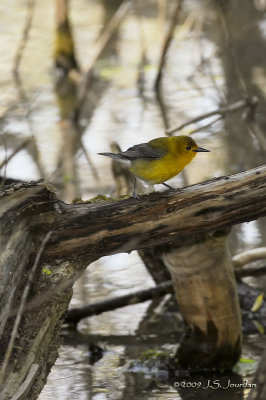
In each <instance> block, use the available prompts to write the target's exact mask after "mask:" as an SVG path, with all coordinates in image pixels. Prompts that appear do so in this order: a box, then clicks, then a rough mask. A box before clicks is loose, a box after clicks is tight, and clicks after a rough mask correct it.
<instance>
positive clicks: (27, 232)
mask: <svg viewBox="0 0 266 400" xmlns="http://www.w3.org/2000/svg"><path fill="white" fill-rule="evenodd" d="M263 215H266V166H262V167H259V168H256V169H254V170H250V171H246V172H243V173H240V174H236V175H232V176H229V177H222V178H218V179H214V180H212V181H209V182H204V183H202V184H199V185H194V186H190V187H187V188H184V189H183V190H181V191H177V192H174V193H173V192H172V191H166V192H164V193H153V194H150V195H147V196H143V197H142V198H141V200H140V201H139V200H136V199H134V198H130V199H126V200H121V201H110V202H102V203H93V202H91V203H81V204H69V205H68V204H65V203H63V202H61V201H60V200H58V199H57V198H56V195H55V193H54V192H53V191H52V188H51V187H49V185H45V184H44V183H42V182H33V183H22V184H14V185H10V186H8V187H5V188H2V190H1V192H0V227H1V228H0V229H1V231H0V275H1V281H0V299H1V300H0V301H1V302H0V307H1V325H0V347H1V349H2V351H1V355H0V357H1V362H2V361H3V359H4V357H5V350H6V346H7V344H8V342H9V339H10V334H11V331H12V329H13V320H14V317H15V315H16V312H17V309H18V306H19V304H20V299H21V295H22V292H23V288H24V287H25V286H26V284H28V276H29V273H30V271H31V268H32V265H33V263H34V259H35V257H36V254H37V253H38V251H39V249H40V247H41V245H42V242H43V239H44V237H45V235H46V234H47V232H49V231H52V234H51V237H50V240H49V242H48V243H47V244H46V247H45V250H44V252H43V255H42V257H41V259H40V262H39V266H38V268H37V271H36V274H35V278H34V281H33V282H31V292H30V295H29V297H28V304H27V306H26V308H25V310H24V314H23V316H22V321H21V323H20V326H19V330H18V335H17V337H16V342H15V346H14V348H13V352H12V355H11V358H10V360H9V363H8V367H7V370H6V372H5V374H4V378H3V376H2V378H3V380H2V382H3V383H2V387H1V393H0V397H1V396H2V397H1V398H12V396H15V395H16V396H17V394H18V393H20V397H19V398H20V399H27V400H31V399H36V398H37V395H38V393H39V392H40V390H41V389H42V386H43V384H44V382H45V380H46V377H47V375H48V373H49V370H50V368H51V366H52V364H53V363H54V361H55V359H56V357H57V349H58V347H59V344H60V340H59V329H60V326H61V318H62V317H63V314H64V313H65V312H66V310H67V307H68V304H69V301H70V298H71V288H72V285H73V283H74V281H75V280H76V279H77V277H78V276H79V274H80V273H81V272H82V271H83V270H84V269H85V268H86V266H87V265H88V264H89V263H90V262H92V261H94V260H96V259H98V258H99V257H101V256H104V255H108V254H115V253H119V252H128V251H131V250H134V249H139V248H144V247H147V246H151V245H154V244H159V243H169V242H173V241H174V240H177V239H178V240H183V239H184V238H188V237H190V238H191V237H192V236H193V235H194V234H202V233H203V232H208V231H213V230H214V229H217V228H221V227H225V226H231V225H233V224H237V223H240V222H243V221H250V220H253V219H256V218H258V217H260V216H263ZM2 375H3V374H2Z"/></svg>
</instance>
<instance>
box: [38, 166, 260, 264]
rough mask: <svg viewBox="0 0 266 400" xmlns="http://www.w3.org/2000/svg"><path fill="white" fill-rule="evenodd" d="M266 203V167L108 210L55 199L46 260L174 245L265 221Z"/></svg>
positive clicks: (91, 257)
mask: <svg viewBox="0 0 266 400" xmlns="http://www.w3.org/2000/svg"><path fill="white" fill-rule="evenodd" d="M38 189H39V190H40V189H41V187H39V188H38V186H36V187H35V188H34V191H35V192H36V191H38ZM265 200H266V166H261V167H258V168H255V169H253V170H249V171H246V172H242V173H239V174H235V175H231V176H227V177H221V178H216V179H213V180H211V181H208V182H204V183H201V184H198V185H193V186H190V187H187V188H184V189H182V190H181V191H178V192H176V193H173V192H172V191H166V192H164V193H152V194H150V195H147V196H143V197H142V198H141V201H138V200H136V199H133V198H130V199H127V200H122V201H116V202H110V203H103V204H101V203H99V204H97V203H96V204H91V203H89V204H84V203H83V204H75V205H67V204H64V203H62V202H60V201H57V200H56V199H55V198H53V200H52V204H50V206H49V218H47V215H44V214H42V215H43V217H44V219H45V224H46V228H47V229H53V230H54V229H56V231H55V232H54V234H53V235H52V238H51V241H50V244H49V245H48V247H47V250H46V257H60V258H64V257H71V256H73V257H75V256H76V255H77V254H79V256H81V255H82V256H83V257H84V256H85V257H87V261H92V260H95V259H97V258H99V257H101V256H103V255H107V254H114V253H118V252H126V251H131V250H134V249H139V248H144V247H147V246H151V245H155V244H159V243H166V242H172V241H174V240H175V239H177V238H178V239H180V238H186V237H190V236H191V235H194V234H201V233H203V232H208V231H213V230H214V229H217V228H221V227H226V226H231V225H234V224H238V223H240V222H245V221H251V220H254V219H256V218H258V217H261V216H264V215H266V201H265ZM41 206H42V207H44V205H41ZM47 206H48V205H47V204H46V205H45V207H47ZM35 207H38V203H37V205H35ZM52 210H53V216H52V215H51V211H52ZM40 222H41V221H40V217H39V218H38V219H37V220H36V221H33V222H32V223H33V225H35V226H36V227H38V226H39V224H40ZM42 222H44V221H42ZM51 225H52V227H51ZM36 234H37V232H36ZM37 236H38V234H37Z"/></svg>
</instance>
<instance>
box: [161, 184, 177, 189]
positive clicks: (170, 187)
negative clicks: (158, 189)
mask: <svg viewBox="0 0 266 400" xmlns="http://www.w3.org/2000/svg"><path fill="white" fill-rule="evenodd" d="M161 185H164V186H165V187H167V188H168V189H169V190H176V189H175V188H174V187H173V186H170V185H168V184H167V183H165V182H162V183H161Z"/></svg>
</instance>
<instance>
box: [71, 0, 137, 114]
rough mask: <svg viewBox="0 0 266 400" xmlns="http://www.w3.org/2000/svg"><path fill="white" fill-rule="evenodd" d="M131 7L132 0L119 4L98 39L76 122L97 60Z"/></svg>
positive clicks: (84, 83)
mask: <svg viewBox="0 0 266 400" xmlns="http://www.w3.org/2000/svg"><path fill="white" fill-rule="evenodd" d="M130 8H131V2H130V1H124V2H123V3H122V4H121V5H120V6H119V8H118V9H117V11H116V12H115V14H114V16H113V18H112V19H111V21H110V22H109V24H108V25H107V27H106V28H105V30H104V31H103V33H102V35H101V36H100V38H99V39H98V41H97V43H96V45H95V49H94V54H93V56H92V57H91V59H90V62H89V64H88V65H87V68H86V70H87V72H86V74H85V77H84V81H83V82H82V87H81V90H80V95H79V98H78V100H77V104H76V106H75V109H74V112H73V120H74V121H75V122H77V121H78V118H79V115H80V113H81V110H82V108H83V105H84V103H85V101H86V97H87V94H88V90H89V87H90V83H91V78H92V71H93V67H94V65H95V62H96V61H97V59H98V58H99V56H100V55H101V53H102V52H103V50H104V48H105V46H106V44H107V43H108V41H109V40H110V38H111V37H112V35H113V34H114V32H115V31H116V30H117V28H118V26H119V25H120V24H121V22H122V21H123V19H124V18H125V16H126V15H127V13H128V12H129V10H130Z"/></svg>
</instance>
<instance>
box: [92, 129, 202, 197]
mask: <svg viewBox="0 0 266 400" xmlns="http://www.w3.org/2000/svg"><path fill="white" fill-rule="evenodd" d="M209 151H210V150H207V149H203V148H202V147H199V146H198V145H197V143H196V142H195V141H194V140H193V139H192V138H191V137H189V136H172V137H160V138H157V139H153V140H150V141H149V142H147V143H141V144H137V145H136V146H133V147H130V148H129V149H127V150H126V151H123V152H121V153H117V154H115V153H99V154H101V155H103V156H107V157H111V158H113V159H115V160H127V161H131V168H130V171H131V172H132V173H133V175H134V176H135V178H138V179H141V180H143V181H144V182H146V183H148V184H149V185H154V184H157V183H161V184H162V185H164V186H166V187H167V188H168V189H173V188H172V187H171V186H170V185H167V183H165V181H167V180H168V179H171V178H173V177H174V176H176V175H177V174H179V172H181V171H182V169H183V168H184V167H185V166H186V165H187V164H189V163H190V161H192V160H193V158H194V157H195V156H196V154H197V153H200V152H209ZM135 183H136V179H135ZM134 195H135V185H134Z"/></svg>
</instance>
